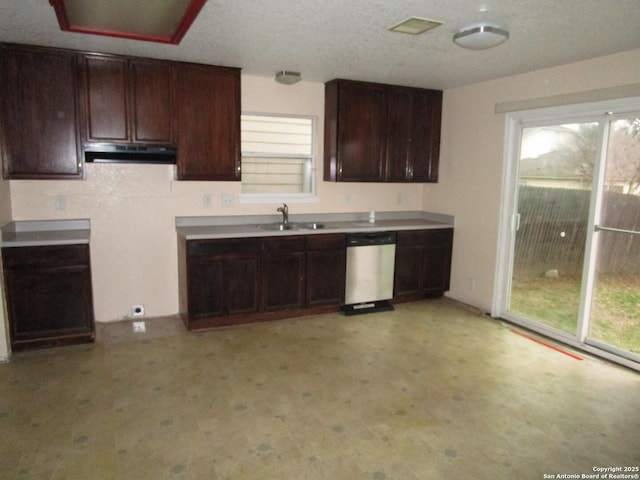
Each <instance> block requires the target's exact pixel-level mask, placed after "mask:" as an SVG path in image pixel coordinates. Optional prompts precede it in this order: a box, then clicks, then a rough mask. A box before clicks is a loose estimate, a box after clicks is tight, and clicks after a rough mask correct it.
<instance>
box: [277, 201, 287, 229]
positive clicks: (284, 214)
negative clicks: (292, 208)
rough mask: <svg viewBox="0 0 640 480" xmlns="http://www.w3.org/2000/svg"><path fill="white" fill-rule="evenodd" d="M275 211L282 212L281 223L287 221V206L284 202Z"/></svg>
mask: <svg viewBox="0 0 640 480" xmlns="http://www.w3.org/2000/svg"><path fill="white" fill-rule="evenodd" d="M276 211H277V212H281V213H282V224H283V225H286V224H288V223H289V207H287V204H286V203H283V204H282V206H281V207H278V209H277V210H276Z"/></svg>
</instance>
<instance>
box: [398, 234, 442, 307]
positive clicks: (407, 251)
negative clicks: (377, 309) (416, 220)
mask: <svg viewBox="0 0 640 480" xmlns="http://www.w3.org/2000/svg"><path fill="white" fill-rule="evenodd" d="M397 242H398V243H397V244H396V261H395V279H394V296H393V298H394V300H395V301H402V300H415V299H418V298H424V297H425V296H440V295H442V294H444V292H446V291H447V290H449V279H450V276H451V250H452V246H453V229H451V228H446V229H435V230H407V231H399V232H398V236H397Z"/></svg>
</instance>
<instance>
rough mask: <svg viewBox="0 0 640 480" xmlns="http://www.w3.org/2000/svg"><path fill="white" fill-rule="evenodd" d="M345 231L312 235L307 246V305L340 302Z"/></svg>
mask: <svg viewBox="0 0 640 480" xmlns="http://www.w3.org/2000/svg"><path fill="white" fill-rule="evenodd" d="M346 268H347V267H346V238H345V235H344V234H326V235H310V236H308V237H307V248H306V269H307V275H306V290H307V293H306V299H307V306H309V307H312V306H315V305H337V306H338V305H341V304H342V302H343V299H344V282H345V275H346Z"/></svg>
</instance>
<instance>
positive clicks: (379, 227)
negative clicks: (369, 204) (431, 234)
mask: <svg viewBox="0 0 640 480" xmlns="http://www.w3.org/2000/svg"><path fill="white" fill-rule="evenodd" d="M368 219H369V212H355V213H344V214H304V215H289V223H292V224H298V226H299V227H298V228H295V229H292V230H283V231H281V230H270V229H268V228H265V226H269V225H274V224H275V223H277V222H280V221H281V220H282V216H281V215H242V216H228V217H176V231H177V232H178V235H180V236H182V237H184V238H185V239H186V240H205V239H213V238H239V237H267V236H282V235H315V234H322V233H352V232H365V231H366V232H375V231H386V230H393V231H399V230H425V229H434V228H453V226H454V219H453V217H452V216H450V215H442V214H436V213H431V212H416V211H411V212H376V221H375V222H374V223H370V222H369V220H368ZM307 223H319V224H322V225H324V227H323V228H319V229H316V230H313V229H310V228H305V227H304V224H307Z"/></svg>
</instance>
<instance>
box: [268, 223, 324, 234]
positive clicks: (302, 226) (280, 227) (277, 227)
mask: <svg viewBox="0 0 640 480" xmlns="http://www.w3.org/2000/svg"><path fill="white" fill-rule="evenodd" d="M325 226H326V225H325V224H324V223H315V222H308V223H305V222H289V223H282V222H276V223H266V224H264V225H259V227H260V228H261V229H263V230H274V231H280V232H284V231H286V230H320V229H322V228H325Z"/></svg>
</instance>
